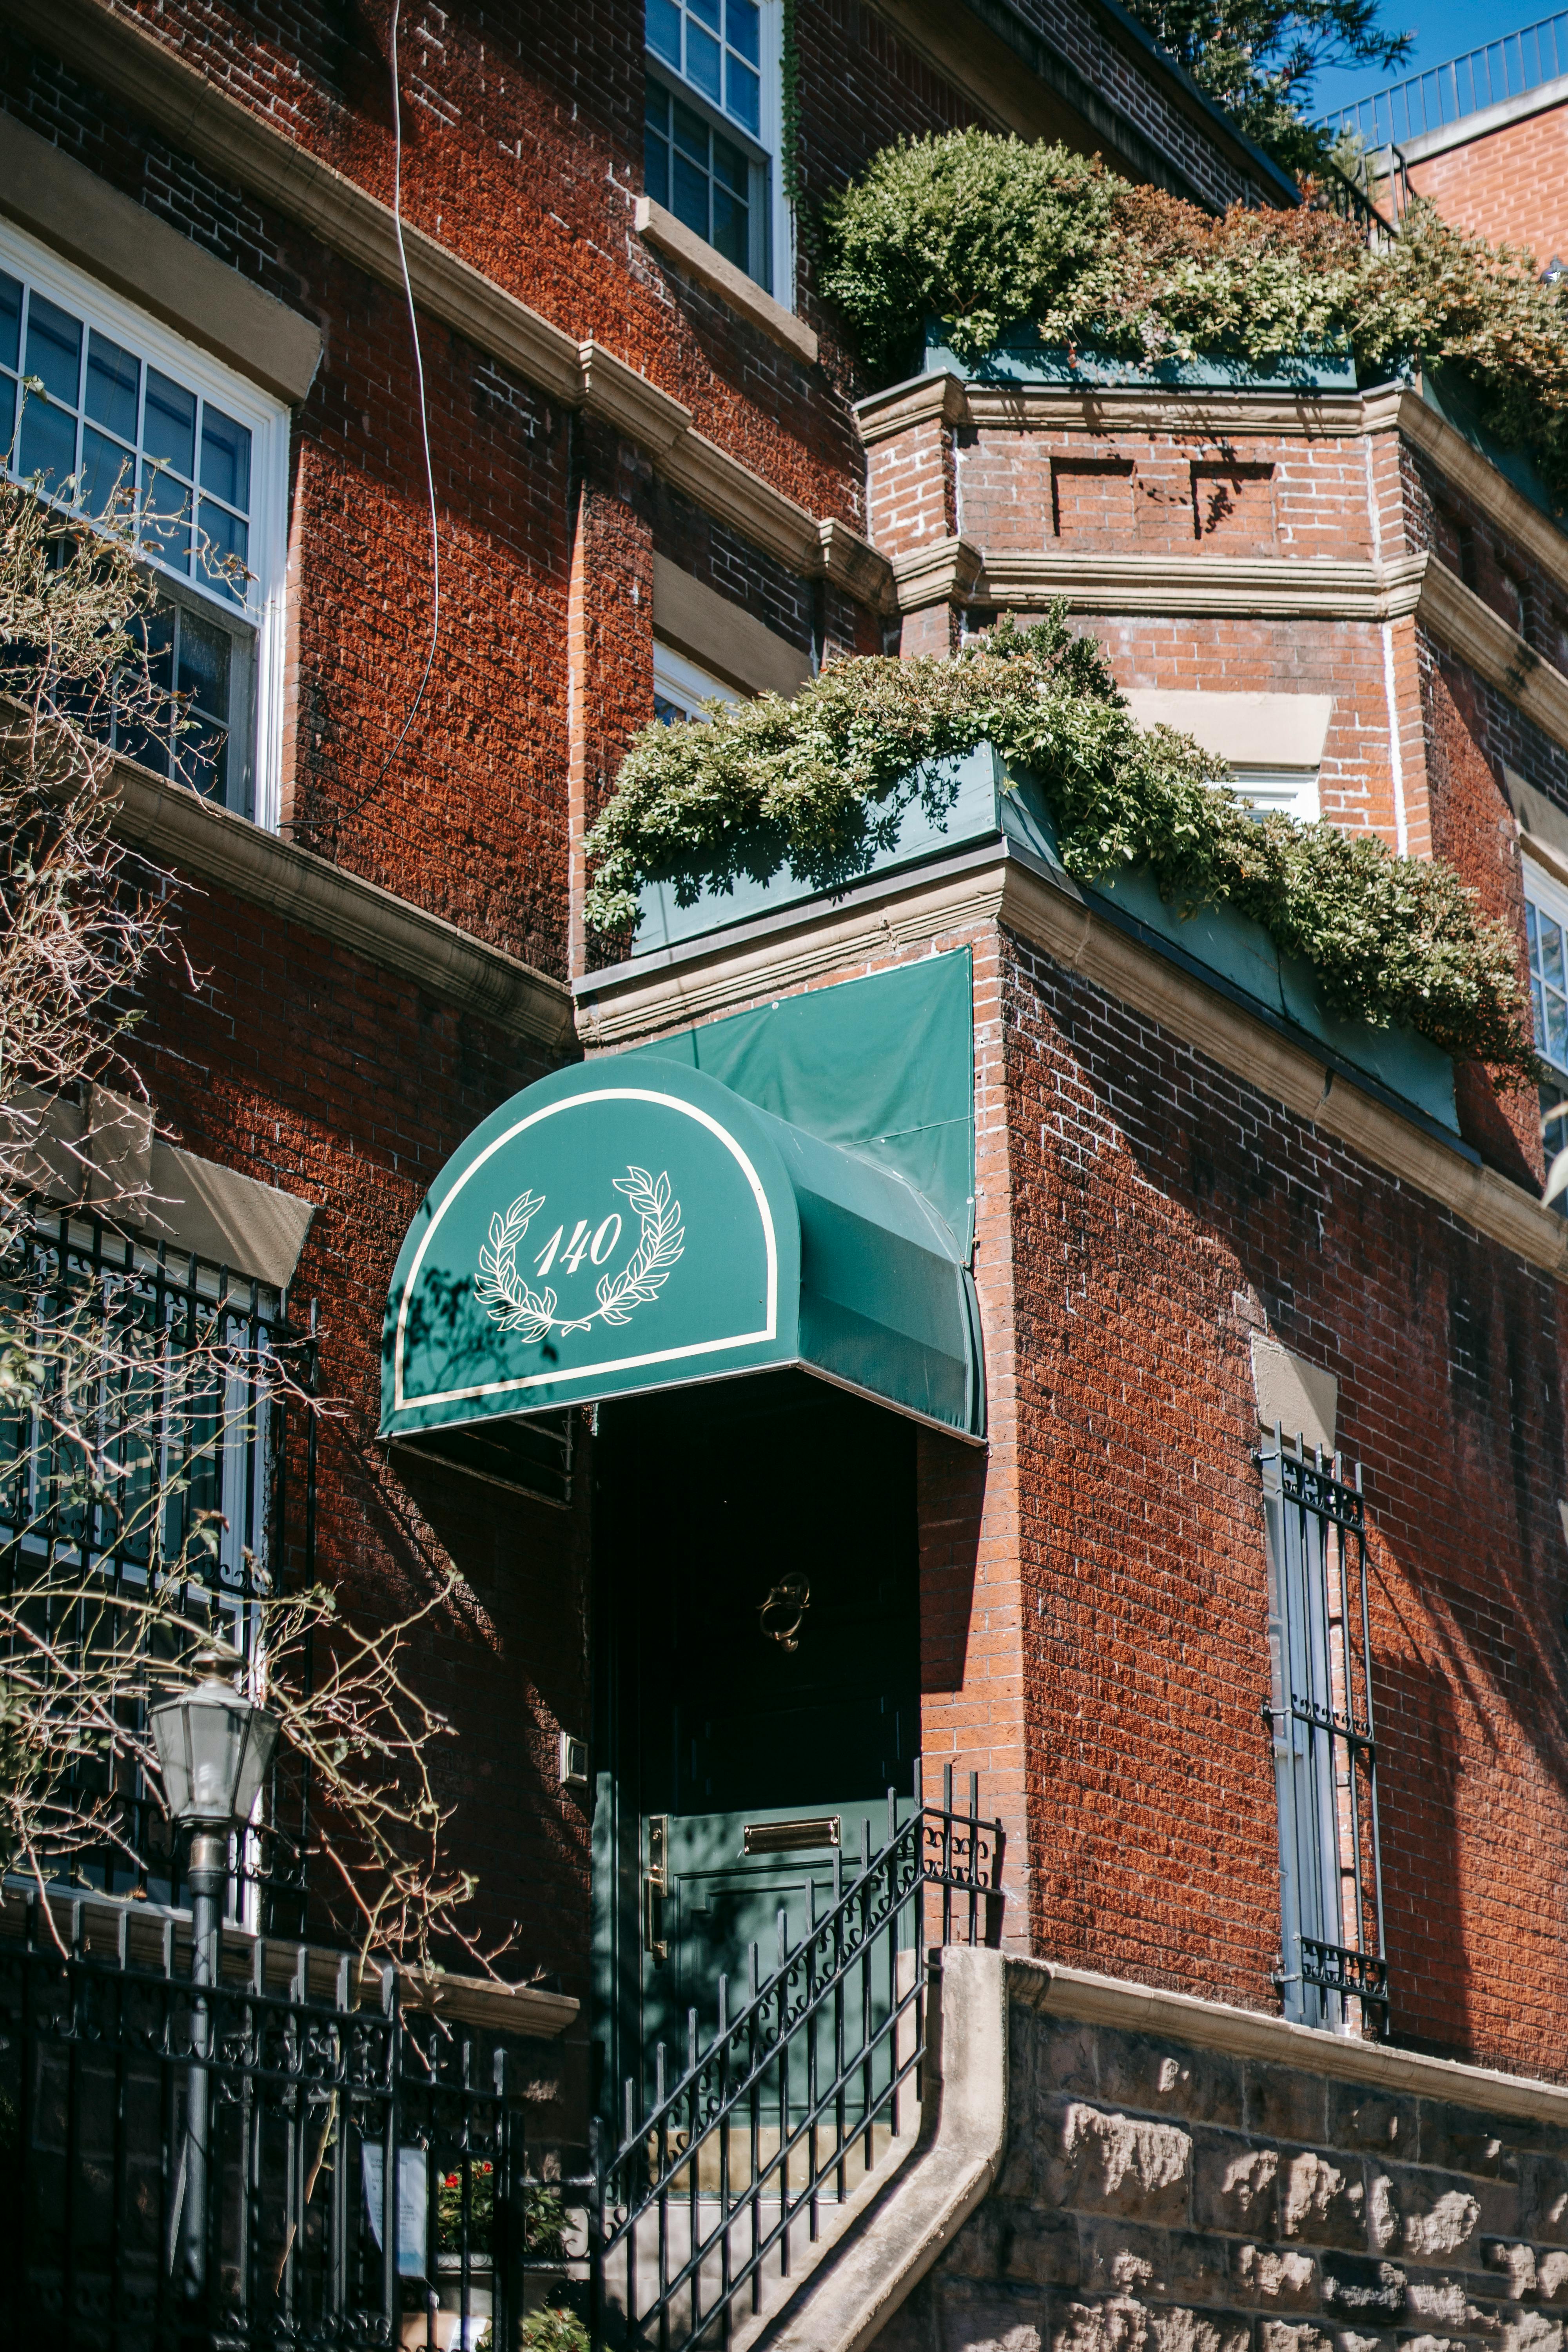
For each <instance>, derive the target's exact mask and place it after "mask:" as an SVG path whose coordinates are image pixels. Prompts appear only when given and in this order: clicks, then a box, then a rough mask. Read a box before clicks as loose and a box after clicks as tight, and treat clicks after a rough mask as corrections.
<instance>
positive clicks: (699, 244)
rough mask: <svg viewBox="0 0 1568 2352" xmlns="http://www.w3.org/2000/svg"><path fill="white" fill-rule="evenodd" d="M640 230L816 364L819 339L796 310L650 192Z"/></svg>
mask: <svg viewBox="0 0 1568 2352" xmlns="http://www.w3.org/2000/svg"><path fill="white" fill-rule="evenodd" d="M637 235H638V236H642V237H646V238H647V242H648V244H649V245H651V246H653V247H655V249H656V250H657V251H658V252H659V253H662V254H663V255H664V256H665V257H666V258H667V259H668V260H670V261H675V262H679V265H680V267H681V268H682V269H684V270H685V271H686V272H687V273H688V275H689V276H690V277H692V278H698V279H699V280H700V282H701V284H702V285H704V286H706V287H708V288H709V289H710V291H711V292H712V293H715V294H718V295H720V296H721V297H722V299H724V300H725V301H726V302H728V304H729V305H730V308H731V310H738V311H739V312H740V313H741V316H742V318H743V319H749V320H751V322H752V326H753V327H760V328H761V329H762V331H763V334H764V335H771V336H772V337H773V341H774V342H775V343H782V344H783V345H784V349H785V351H787V352H794V354H795V358H796V359H798V360H804V361H805V364H806V365H807V366H808V367H814V366H815V365H816V336H815V335H814V334H813V333H812V331H811V329H810V328H809V327H808V326H806V325H805V323H804V321H803V320H799V319H797V318H796V317H795V314H794V312H793V311H791V310H785V309H784V305H783V303H782V302H775V301H774V300H773V296H772V295H771V294H764V293H763V289H762V288H761V287H760V286H759V285H758V284H757V283H756V281H755V279H754V278H748V277H747V276H746V274H745V272H744V271H743V270H740V269H737V268H736V267H735V265H734V263H733V262H732V261H726V260H725V258H724V257H723V255H722V254H721V253H719V252H717V251H716V250H715V249H714V247H712V246H710V244H709V243H708V242H707V240H706V239H705V238H704V237H700V236H698V235H697V234H696V232H695V231H694V230H692V229H689V228H688V227H687V226H686V224H685V222H684V221H678V220H677V219H676V217H675V215H674V214H673V213H667V212H666V211H665V208H664V206H663V205H656V204H655V203H654V201H653V198H652V197H651V196H639V197H638V198H637Z"/></svg>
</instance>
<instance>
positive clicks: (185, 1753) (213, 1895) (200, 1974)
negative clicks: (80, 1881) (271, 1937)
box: [149, 1649, 278, 2315]
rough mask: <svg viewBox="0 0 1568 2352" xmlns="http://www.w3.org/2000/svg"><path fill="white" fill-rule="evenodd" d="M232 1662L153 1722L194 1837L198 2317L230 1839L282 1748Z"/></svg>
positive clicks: (171, 1786) (221, 1662)
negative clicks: (215, 1998)
mask: <svg viewBox="0 0 1568 2352" xmlns="http://www.w3.org/2000/svg"><path fill="white" fill-rule="evenodd" d="M233 1664H234V1660H233V1658H232V1656H231V1655H229V1654H226V1653H225V1652H224V1651H222V1650H217V1649H212V1650H204V1651H203V1652H202V1654H201V1655H200V1656H199V1657H198V1658H197V1660H196V1666H197V1670H198V1672H199V1673H200V1674H201V1676H202V1679H201V1680H200V1682H198V1683H196V1684H195V1685H194V1686H193V1687H192V1688H191V1689H189V1690H184V1691H182V1692H181V1693H180V1694H179V1696H178V1697H176V1698H171V1699H166V1700H165V1701H164V1702H163V1706H155V1707H153V1710H152V1714H151V1716H150V1717H149V1728H150V1729H151V1731H152V1734H153V1741H154V1743H155V1745H156V1747H157V1750H158V1761H159V1763H160V1764H161V1765H162V1766H163V1793H164V1796H165V1798H166V1800H167V1801H168V1807H169V1811H170V1814H171V1816H172V1818H173V1819H174V1821H175V1822H179V1823H183V1824H184V1826H185V1827H187V1828H188V1829H189V1831H190V1832H191V1865H190V1873H189V1875H190V1882H191V1993H192V2000H191V2067H190V2074H189V2078H188V2081H187V2084H186V2089H185V2193H184V2205H183V2209H182V2214H181V2244H182V2247H183V2250H184V2264H183V2288H184V2301H185V2304H186V2306H187V2309H188V2310H189V2311H190V2312H191V2313H192V2315H195V2310H196V2307H197V2306H198V2305H199V2304H200V2303H201V2301H202V2298H203V2296H204V2294H205V2290H206V2260H207V2153H208V2149H207V2140H208V2117H209V2113H210V2099H209V2089H210V2085H209V2080H208V2074H207V2061H208V2059H209V2057H210V2056H211V2053H212V2012H211V2004H210V2001H209V1999H208V1996H209V1993H210V1991H211V1989H212V1987H213V1986H214V1985H215V1984H216V1982H217V1969H218V1920H219V1916H220V1906H221V1905H222V1901H223V1890H224V1884H225V1881H226V1878H227V1876H228V1839H229V1832H230V1831H231V1830H233V1829H235V1828H237V1827H240V1826H242V1825H243V1824H244V1823H245V1822H247V1821H248V1820H249V1819H250V1815H251V1812H252V1811H253V1810H254V1808H255V1804H256V1800H257V1798H258V1795H259V1794H260V1791H261V1783H262V1781H263V1780H265V1779H266V1777H267V1768H268V1765H269V1764H270V1763H271V1761H272V1751H273V1749H274V1748H276V1747H277V1745H278V1718H277V1717H276V1716H275V1715H269V1714H268V1711H267V1709H266V1708H265V1707H262V1706H256V1705H255V1704H254V1703H253V1701H251V1700H250V1699H247V1698H242V1697H241V1696H240V1695H239V1693H238V1692H237V1690H236V1689H235V1687H234V1685H233V1683H232V1682H230V1681H229V1680H228V1679H227V1678H226V1675H225V1672H224V1669H225V1667H226V1666H228V1667H230V1668H231V1669H232V1666H233Z"/></svg>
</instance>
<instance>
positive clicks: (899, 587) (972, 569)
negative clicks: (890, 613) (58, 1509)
mask: <svg viewBox="0 0 1568 2352" xmlns="http://www.w3.org/2000/svg"><path fill="white" fill-rule="evenodd" d="M984 572H985V558H984V556H983V555H982V554H981V552H980V550H979V549H978V548H977V547H976V546H975V545H974V544H973V541H970V540H967V539H934V540H930V541H927V543H926V544H925V546H923V547H917V548H915V549H913V550H912V551H910V553H909V554H908V555H896V556H895V557H894V558H893V585H894V589H895V592H896V593H897V595H898V599H899V610H900V613H918V612H919V611H920V610H921V607H922V606H923V605H926V604H970V603H975V604H986V603H988V602H990V601H991V599H990V598H989V597H988V595H987V594H986V593H985V591H984Z"/></svg>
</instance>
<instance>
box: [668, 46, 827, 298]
mask: <svg viewBox="0 0 1568 2352" xmlns="http://www.w3.org/2000/svg"><path fill="white" fill-rule="evenodd" d="M646 22H647V52H648V75H647V113H646V122H647V133H646V140H645V176H646V184H647V194H649V195H650V196H651V197H652V199H653V201H654V203H655V204H657V205H663V206H664V208H665V210H666V211H667V212H670V213H673V214H674V215H675V216H676V218H677V220H679V221H681V222H683V223H684V224H685V226H687V227H688V228H689V229H692V230H694V231H695V233H696V234H697V236H700V237H701V238H702V239H703V240H704V242H705V243H707V244H709V245H710V246H712V247H714V249H715V250H716V251H717V252H719V253H721V254H722V255H723V256H724V258H725V259H726V260H727V261H730V262H732V263H733V265H734V267H735V268H737V269H742V270H744V272H745V273H746V275H747V277H749V278H755V279H756V280H757V282H758V284H759V285H762V286H765V287H768V288H769V289H770V290H772V291H776V292H778V294H779V299H781V300H784V301H789V300H791V299H793V278H794V271H793V268H784V269H781V270H779V271H778V272H777V273H775V271H774V269H773V255H774V253H775V252H776V253H779V254H781V255H784V256H785V257H787V256H789V254H790V253H791V251H792V249H793V248H792V244H791V230H790V222H789V212H788V206H787V205H784V202H783V199H782V196H781V194H780V191H779V188H778V185H777V180H778V174H777V173H776V172H775V171H774V169H773V158H774V156H775V155H776V154H777V152H778V146H779V120H778V115H779V105H780V90H779V81H780V77H779V69H778V48H779V29H778V23H777V0H647V19H646ZM775 274H776V275H777V276H778V278H779V279H780V286H779V287H778V288H775V287H774V286H773V278H774V276H775Z"/></svg>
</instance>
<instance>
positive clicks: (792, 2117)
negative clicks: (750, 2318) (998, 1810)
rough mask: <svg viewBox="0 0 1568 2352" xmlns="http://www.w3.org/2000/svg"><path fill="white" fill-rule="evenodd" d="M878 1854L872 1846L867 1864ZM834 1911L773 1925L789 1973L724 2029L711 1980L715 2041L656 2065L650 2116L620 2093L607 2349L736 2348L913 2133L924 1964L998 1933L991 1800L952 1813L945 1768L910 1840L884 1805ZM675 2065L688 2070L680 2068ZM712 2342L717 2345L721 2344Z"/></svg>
mask: <svg viewBox="0 0 1568 2352" xmlns="http://www.w3.org/2000/svg"><path fill="white" fill-rule="evenodd" d="M865 1851H867V1852H869V1839H868V1841H867V1847H866V1849H865ZM834 1863H835V1878H834V1891H833V1903H832V1907H831V1908H830V1909H829V1910H828V1912H827V1913H826V1916H824V1917H823V1918H821V1919H818V1920H809V1921H804V1922H798V1923H797V1925H798V1926H800V1927H804V1929H805V1933H804V1934H802V1935H800V1936H799V1937H798V1940H795V1939H792V1936H791V1929H790V1922H789V1919H788V1916H787V1915H786V1914H785V1913H784V1912H783V1911H781V1912H780V1913H779V1915H778V1954H777V1961H776V1965H775V1966H774V1968H773V1971H772V1972H771V1973H770V1974H769V1975H768V1976H766V1977H765V1978H764V1977H763V1974H762V1960H761V1954H760V1952H759V1950H758V1948H757V1946H756V1945H755V1944H753V1945H752V1947H751V1962H750V1971H749V1978H748V1982H747V1985H746V1988H745V1990H744V1992H743V1993H742V1995H741V1997H740V2000H739V2002H738V2005H736V2006H735V2009H734V2013H733V2015H732V2016H731V1989H730V1985H729V1981H728V1979H726V1978H723V1977H721V1979H720V1980H719V2003H718V2014H719V2023H718V2030H717V2032H715V2034H714V2037H713V2040H712V2042H710V2045H709V2047H708V2048H707V2049H706V2050H700V2049H699V2047H698V2030H697V2012H696V2011H695V2010H692V2011H690V2012H689V2018H688V2031H687V2046H686V2049H685V2052H684V2053H680V2054H681V2056H682V2057H683V2059H684V2063H683V2064H682V2065H681V2066H680V2071H679V2074H678V2076H677V2078H676V2079H675V2080H674V2081H673V2082H670V2081H669V2080H668V2073H669V2069H668V2056H667V2053H666V2051H665V2049H664V2047H663V2045H662V2044H660V2045H659V2046H658V2048H657V2050H656V2052H655V2060H656V2080H655V2092H654V2100H653V2105H652V2107H651V2109H650V2111H649V2112H648V2113H647V2114H646V2115H644V2114H643V2113H642V2112H641V2098H640V2094H639V2091H638V2087H637V2084H636V2083H634V2082H631V2081H628V2082H627V2083H626V2085H625V2110H624V2126H623V2129H622V2134H621V2137H620V2138H619V2142H618V2145H617V2146H616V2147H615V2150H614V2153H613V2154H612V2155H609V2156H608V2157H607V2158H604V2157H603V2156H602V2152H601V2158H599V2159H597V2160H596V2162H595V2170H596V2173H597V2180H598V2188H597V2210H596V2217H595V2247H594V2254H595V2258H594V2282H595V2300H594V2312H595V2342H600V2341H604V2340H610V2341H613V2342H615V2343H616V2345H618V2346H625V2347H645V2346H647V2347H651V2346H655V2345H657V2346H658V2352H685V2347H688V2346H690V2345H692V2344H694V2343H696V2341H697V2340H698V2338H699V2337H710V2340H714V2341H720V2340H721V2341H724V2342H728V2340H729V2337H730V2333H731V2325H732V2319H733V2315H734V2314H735V2312H736V2310H737V2308H742V2309H745V2310H749V2311H751V2312H757V2311H760V2310H762V2308H763V2302H764V2298H765V2296H766V2294H767V2293H768V2291H769V2289H770V2286H771V2285H772V2284H773V2282H774V2281H777V2280H782V2279H787V2278H788V2276H789V2275H790V2269H791V2263H792V2260H794V2259H795V2258H796V2257H797V2256H798V2254H799V2252H800V2251H801V2248H802V2246H803V2244H806V2243H810V2242H814V2241H815V2240H816V2238H817V2236H818V2233H819V2229H820V2226H821V2221H822V2209H823V2208H824V2206H826V2205H829V2204H836V2203H841V2202H842V2201H843V2200H845V2199H846V2198H847V2196H848V2195H849V2194H850V2193H851V2192H852V2190H853V2189H854V2188H855V2186H856V2185H857V2184H858V2182H859V2181H860V2180H862V2179H864V2178H865V2176H866V2174H867V2173H868V2171H869V2170H870V2169H871V2168H872V2166H873V2165H874V2164H875V2163H876V2162H877V2161H878V2160H879V2158H880V2157H881V2156H883V2155H884V2154H886V2153H887V2152H888V2151H889V2148H890V2147H891V2145H892V2143H893V2142H894V2141H895V2140H897V2139H898V2138H899V2137H900V2136H901V2135H902V2134H903V2133H904V2132H905V2131H907V2130H908V2129H909V2128H910V2126H911V2124H912V2122H913V2119H914V2115H915V2113H916V2112H917V2111H918V2106H919V2099H920V2069H921V2060H922V2058H923V2056H924V2053H925V2031H926V2004H927V1998H928V1988H927V1956H928V1953H929V1952H931V1950H932V1949H933V1948H939V1947H941V1946H942V1945H946V1944H952V1943H969V1944H976V1943H989V1942H991V1941H993V1940H994V1937H995V1935H996V1933H997V1931H998V1929H999V1926H1000V1916H1001V1901H1002V1896H1001V1866H1002V1829H1001V1824H1000V1823H999V1822H988V1821H982V1820H981V1818H980V1799H979V1782H978V1779H977V1777H976V1776H974V1775H973V1774H972V1775H971V1776H970V1783H969V1810H968V1811H967V1813H960V1812H957V1811H955V1810H954V1808H953V1802H952V1768H951V1767H949V1768H948V1769H947V1771H946V1773H945V1775H944V1781H943V1791H942V1804H941V1805H940V1806H937V1805H926V1806H921V1805H919V1804H918V1802H917V1808H916V1811H914V1813H913V1814H912V1815H911V1816H910V1819H909V1820H908V1821H906V1822H904V1823H903V1825H902V1826H901V1827H900V1826H899V1825H898V1822H897V1810H896V1806H895V1803H894V1800H893V1797H892V1793H891V1791H889V1798H888V1840H887V1843H886V1844H885V1845H884V1846H883V1847H882V1849H881V1851H880V1852H879V1853H876V1854H873V1855H871V1857H870V1859H869V1860H868V1862H867V1864H866V1865H865V1867H864V1868H863V1869H862V1870H861V1871H860V1872H859V1874H858V1876H856V1877H855V1878H854V1879H853V1880H852V1882H851V1883H850V1884H849V1885H845V1884H844V1865H843V1856H842V1853H841V1852H838V1851H837V1850H836V1852H835V1855H834ZM678 2063H679V2062H678ZM710 2332H711V2334H710Z"/></svg>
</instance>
